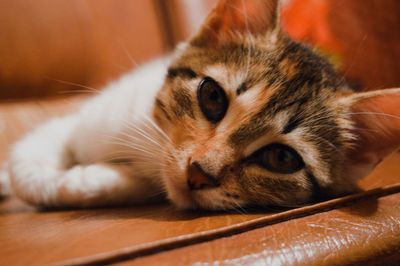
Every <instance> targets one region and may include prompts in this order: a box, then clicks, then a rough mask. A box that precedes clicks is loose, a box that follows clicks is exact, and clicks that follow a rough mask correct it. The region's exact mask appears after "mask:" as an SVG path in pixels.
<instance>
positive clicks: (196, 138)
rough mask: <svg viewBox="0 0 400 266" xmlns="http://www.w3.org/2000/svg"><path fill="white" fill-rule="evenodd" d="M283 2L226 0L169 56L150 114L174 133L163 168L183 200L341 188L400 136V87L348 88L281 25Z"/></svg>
mask: <svg viewBox="0 0 400 266" xmlns="http://www.w3.org/2000/svg"><path fill="white" fill-rule="evenodd" d="M278 10H279V1H277V0H222V1H220V2H219V3H218V5H217V7H216V8H215V9H214V10H213V11H212V13H211V14H210V15H209V16H208V18H207V19H206V21H205V23H204V24H203V26H202V28H201V29H200V31H199V32H198V33H197V34H196V35H195V36H194V37H193V38H192V39H191V40H190V42H188V43H187V44H185V45H184V47H180V48H179V50H178V52H177V53H178V56H177V57H176V59H175V60H174V61H173V62H172V64H171V65H170V66H169V70H168V75H167V77H166V80H165V84H164V86H163V88H162V89H161V91H160V92H159V94H158V96H157V99H156V104H155V109H154V116H155V119H156V121H157V123H158V124H159V126H160V127H161V128H162V129H163V130H164V131H165V132H166V134H167V135H168V136H169V138H170V140H171V141H170V142H169V143H166V146H165V154H164V155H163V158H162V160H163V162H164V164H165V167H164V168H163V175H164V180H165V183H166V188H167V192H168V197H169V198H170V199H171V200H172V201H173V202H174V203H175V204H176V205H177V206H179V207H182V208H197V207H200V208H205V209H229V208H238V207H239V206H240V207H242V206H245V205H248V204H251V205H253V204H255V205H261V206H268V205H278V206H299V205H303V204H308V203H311V202H314V201H315V200H319V199H321V198H328V197H333V196H337V195H342V194H345V193H349V192H352V191H354V190H355V185H354V183H355V182H354V180H355V179H357V178H359V177H362V176H365V175H366V174H367V173H368V172H369V171H370V170H371V169H372V168H373V167H374V166H375V165H376V164H377V163H378V162H379V161H380V160H381V159H382V158H383V157H384V156H386V155H387V154H388V153H390V152H392V151H393V150H394V149H395V148H396V147H397V146H396V145H398V144H399V142H400V141H399V137H398V136H399V131H400V130H399V128H400V122H399V119H397V118H395V117H394V116H393V114H394V112H395V110H396V108H395V107H396V106H398V103H399V98H400V95H399V92H396V91H393V90H387V91H386V93H387V94H392V95H391V96H385V95H383V92H367V93H360V94H356V93H353V92H352V91H351V90H350V89H349V88H348V87H347V85H346V83H345V82H344V81H343V78H341V77H340V76H338V75H337V74H336V72H335V71H334V69H333V68H332V66H331V65H330V64H329V63H328V62H326V61H325V60H324V59H323V58H321V57H319V56H318V55H316V54H315V53H314V52H313V51H312V50H311V49H310V48H308V47H306V46H304V45H302V44H299V43H296V42H294V41H292V40H291V39H290V38H289V37H288V36H287V35H286V34H285V33H284V32H283V30H282V29H281V27H280V23H279V12H278ZM374 112H378V113H388V114H389V115H380V114H373V113H374ZM390 114H392V116H390Z"/></svg>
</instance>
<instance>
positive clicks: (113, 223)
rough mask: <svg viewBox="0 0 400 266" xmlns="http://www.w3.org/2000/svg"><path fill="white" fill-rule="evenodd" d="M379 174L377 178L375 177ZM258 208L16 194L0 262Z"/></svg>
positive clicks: (394, 162) (222, 223)
mask: <svg viewBox="0 0 400 266" xmlns="http://www.w3.org/2000/svg"><path fill="white" fill-rule="evenodd" d="M399 162H400V154H395V155H393V156H391V157H390V158H388V160H386V161H385V162H384V163H383V165H382V166H380V167H379V168H378V169H377V170H376V171H375V172H374V174H373V175H372V176H371V177H369V178H367V179H365V180H364V181H363V182H362V186H363V187H364V188H367V189H372V188H375V187H381V186H385V185H390V184H393V183H396V181H397V182H398V180H400V178H399V173H400V164H399ZM377 175H378V176H381V177H382V178H381V179H379V182H377V181H376V176H377ZM270 214H271V213H270V212H267V211H262V212H258V213H246V214H240V213H198V212H187V211H178V210H175V209H174V208H173V206H171V205H169V204H161V205H151V206H137V207H129V208H110V209H95V210H64V211H39V210H36V209H35V208H33V207H30V206H28V205H26V204H24V203H22V202H21V201H19V200H17V199H16V198H10V199H6V200H3V201H2V202H0V265H32V264H35V265H42V264H48V263H56V262H57V263H59V262H62V261H66V260H71V259H75V258H82V257H87V256H92V255H95V254H100V253H105V252H110V251H115V250H121V249H124V248H127V247H132V246H137V245H143V244H146V243H152V242H154V241H160V240H165V239H170V238H174V237H179V236H184V235H190V234H194V233H198V232H209V231H210V230H213V229H217V228H224V227H227V226H230V225H234V224H239V223H243V222H246V221H251V220H254V219H256V218H260V217H266V216H268V215H270Z"/></svg>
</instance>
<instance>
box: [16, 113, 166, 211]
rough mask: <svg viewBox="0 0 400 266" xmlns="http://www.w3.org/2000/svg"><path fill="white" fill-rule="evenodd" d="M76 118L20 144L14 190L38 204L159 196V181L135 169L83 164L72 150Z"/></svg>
mask: <svg viewBox="0 0 400 266" xmlns="http://www.w3.org/2000/svg"><path fill="white" fill-rule="evenodd" d="M78 123H79V120H78V117H77V116H69V117H65V118H60V119H55V120H52V121H50V122H48V123H47V124H45V125H44V126H42V127H40V128H38V129H37V130H35V131H34V132H32V133H31V134H30V135H28V136H27V137H25V139H23V140H22V141H20V142H19V143H17V144H16V145H15V146H14V148H13V150H12V152H11V156H10V161H9V166H8V168H9V174H10V180H11V187H12V189H13V192H14V193H15V194H16V195H17V196H18V197H20V198H22V199H23V200H25V201H27V202H29V203H31V204H34V205H39V206H48V207H57V206H61V207H62V206H71V207H92V206H106V205H115V204H122V203H141V202H145V201H146V200H152V199H153V198H154V196H155V195H156V194H159V191H160V187H159V183H158V182H152V181H150V180H149V179H146V178H144V177H143V178H141V177H140V176H137V175H136V174H137V173H135V170H134V167H133V166H131V165H112V164H108V163H104V162H101V163H93V164H80V163H79V162H77V161H75V158H74V157H75V156H74V154H73V152H72V149H71V147H70V143H71V142H70V138H71V136H72V135H74V134H75V132H74V130H75V128H76V125H77V124H78Z"/></svg>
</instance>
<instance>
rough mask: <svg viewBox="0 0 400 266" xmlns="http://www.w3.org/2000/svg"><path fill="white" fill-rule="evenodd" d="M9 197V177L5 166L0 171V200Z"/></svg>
mask: <svg viewBox="0 0 400 266" xmlns="http://www.w3.org/2000/svg"><path fill="white" fill-rule="evenodd" d="M10 195H11V184H10V176H9V174H8V167H7V164H4V165H3V167H2V168H1V169H0V199H2V198H5V197H8V196H10Z"/></svg>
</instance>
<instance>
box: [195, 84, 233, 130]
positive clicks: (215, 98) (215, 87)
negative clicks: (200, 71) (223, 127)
mask: <svg viewBox="0 0 400 266" xmlns="http://www.w3.org/2000/svg"><path fill="white" fill-rule="evenodd" d="M197 100H198V102H199V106H200V109H201V111H202V112H203V114H204V116H205V117H206V118H207V119H208V120H209V121H211V122H213V123H217V122H219V121H220V120H221V119H222V118H223V117H224V116H225V113H226V111H227V109H228V105H229V102H228V98H227V97H226V94H225V92H224V90H223V89H222V88H221V86H219V84H218V83H217V82H216V81H214V80H213V79H211V78H208V77H207V78H205V79H203V80H202V81H201V82H200V84H199V88H198V90H197Z"/></svg>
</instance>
